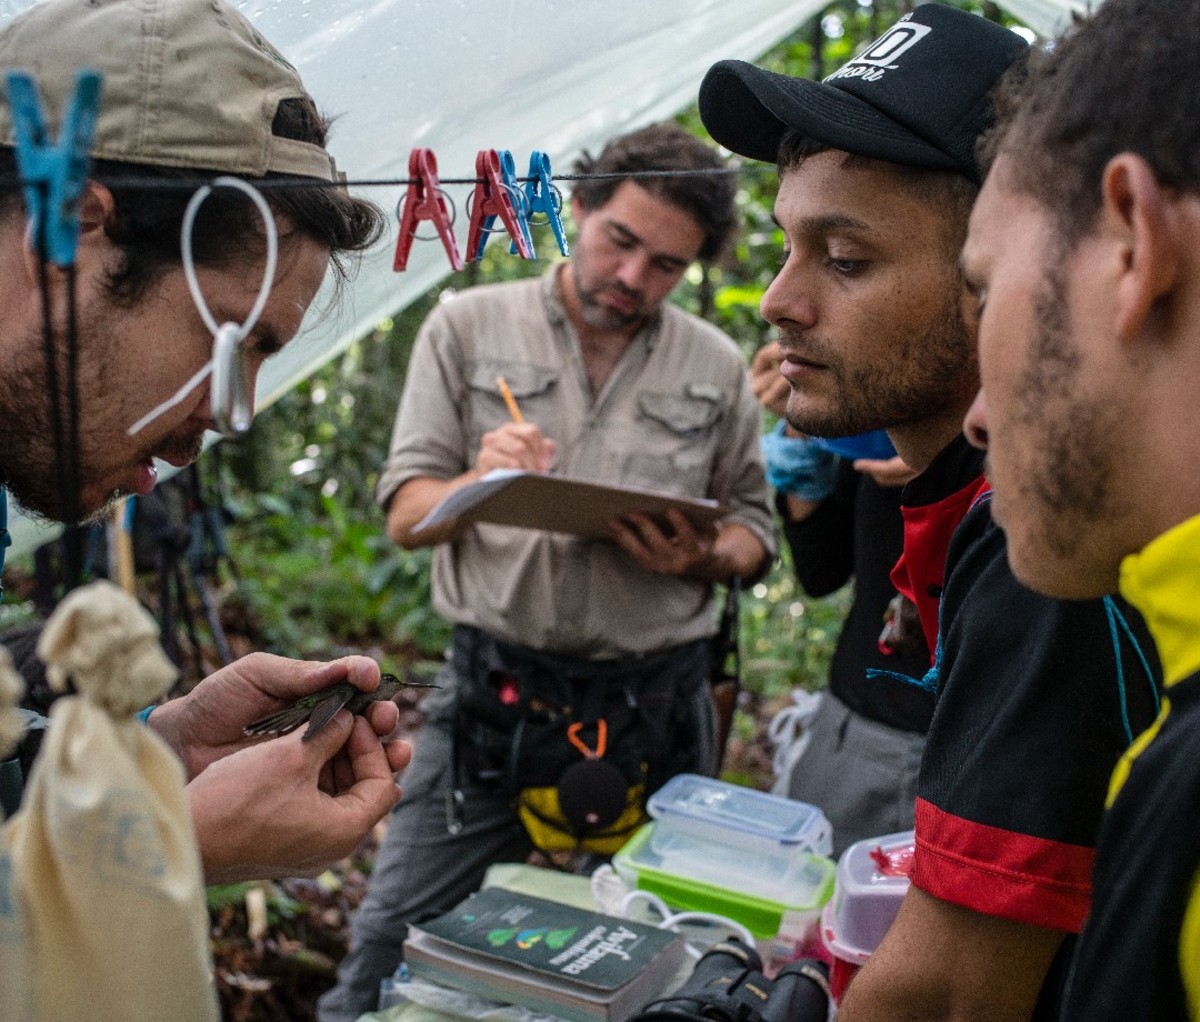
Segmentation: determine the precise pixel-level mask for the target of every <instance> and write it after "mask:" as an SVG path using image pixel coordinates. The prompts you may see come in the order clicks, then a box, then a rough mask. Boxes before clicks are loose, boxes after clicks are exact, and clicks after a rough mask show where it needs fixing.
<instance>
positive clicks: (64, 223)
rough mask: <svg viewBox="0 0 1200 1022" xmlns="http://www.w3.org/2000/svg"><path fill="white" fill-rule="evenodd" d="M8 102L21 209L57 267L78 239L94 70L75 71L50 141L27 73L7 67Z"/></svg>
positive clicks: (96, 102) (96, 98)
mask: <svg viewBox="0 0 1200 1022" xmlns="http://www.w3.org/2000/svg"><path fill="white" fill-rule="evenodd" d="M5 77H6V80H7V84H8V103H9V106H10V107H11V109H12V120H13V136H14V139H15V141H16V146H17V169H18V170H19V171H20V173H21V178H22V179H23V181H24V188H25V208H26V209H27V210H28V212H29V217H30V219H31V220H32V221H33V227H34V238H35V239H38V240H39V244H40V245H43V246H44V249H43V255H44V257H45V258H46V259H48V260H49V261H50V262H52V263H54V264H56V265H58V266H70V265H71V264H72V263H74V262H75V249H76V246H77V245H78V243H79V199H80V196H82V195H83V186H84V182H85V181H86V180H87V175H88V168H89V167H90V166H91V158H90V156H89V150H90V149H91V146H92V138H93V137H94V136H95V134H96V115H97V113H98V112H99V110H100V74H99V72H97V71H80V72H79V73H78V74H77V75H76V76H75V90H74V92H73V93H72V94H71V96H70V98H69V99H68V100H67V110H66V114H65V116H64V117H63V122H62V129H61V130H60V131H59V136H58V141H57V143H54V142H51V141H50V138H49V133H48V131H47V129H46V122H45V119H44V118H43V117H42V104H41V100H40V99H39V98H38V89H37V85H36V84H35V83H34V80H33V76H32V75H30V74H28V73H27V72H25V71H9V72H7V73H6V75H5Z"/></svg>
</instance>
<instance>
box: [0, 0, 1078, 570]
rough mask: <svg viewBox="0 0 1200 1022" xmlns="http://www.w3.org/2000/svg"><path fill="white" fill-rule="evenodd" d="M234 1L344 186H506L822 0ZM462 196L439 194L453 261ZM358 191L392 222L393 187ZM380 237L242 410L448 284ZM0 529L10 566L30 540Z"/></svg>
mask: <svg viewBox="0 0 1200 1022" xmlns="http://www.w3.org/2000/svg"><path fill="white" fill-rule="evenodd" d="M29 6H31V4H30V2H29V0H0V21H3V20H5V19H7V18H10V17H12V16H13V15H14V14H15V13H17V12H18V11H21V10H24V9H25V8H27V7H29ZM237 6H238V7H239V8H240V9H241V10H242V11H243V12H244V13H245V14H246V15H247V16H248V17H249V18H250V19H251V20H252V21H253V22H254V24H255V25H257V26H258V27H259V28H260V29H261V30H262V32H263V34H264V35H265V36H266V37H267V38H269V39H270V40H271V41H272V42H274V43H275V44H276V45H277V46H278V47H279V48H280V49H281V50H282V51H283V53H284V54H285V56H287V57H288V58H289V59H290V60H292V61H293V63H295V65H296V66H297V67H298V68H299V70H300V73H301V75H302V76H303V78H304V80H305V82H306V83H307V84H308V86H309V88H310V89H311V91H312V93H313V94H314V95H315V96H316V97H317V100H318V102H319V104H320V105H321V107H322V108H323V109H324V110H325V112H326V113H330V114H334V115H337V121H336V124H335V128H334V134H333V137H332V140H331V144H330V148H331V150H332V151H333V152H334V154H335V156H336V157H337V160H338V163H339V166H341V168H342V169H343V170H345V171H346V172H347V174H348V175H349V177H350V178H351V180H368V179H369V180H381V179H383V180H397V179H403V178H405V177H407V173H408V156H409V153H410V151H411V150H412V148H413V147H414V146H427V147H429V148H432V149H433V150H434V151H435V153H436V154H437V159H438V170H439V174H440V176H441V177H443V178H463V177H471V176H473V175H474V168H475V154H476V152H477V151H478V150H480V149H486V148H496V149H509V150H511V151H512V153H513V156H514V158H515V160H516V164H517V173H518V174H519V175H523V174H524V173H525V171H526V168H527V166H528V160H529V153H530V151H531V150H533V149H540V150H542V151H543V152H545V153H547V154H549V156H550V158H551V160H552V161H553V166H554V169H555V170H556V171H559V172H565V171H568V170H569V169H570V164H571V163H572V162H573V160H574V158H575V156H576V155H578V153H579V152H580V151H582V150H584V149H588V150H591V151H596V150H597V149H598V148H599V146H600V145H602V144H603V142H604V140H605V139H607V138H609V137H611V136H612V135H614V134H617V133H619V132H621V131H624V130H627V129H629V128H632V127H636V126H638V125H640V124H644V123H648V122H650V121H652V120H656V119H660V118H663V117H667V116H670V115H672V114H674V113H676V112H677V111H679V110H680V109H682V108H684V107H686V106H687V105H688V104H689V103H691V102H692V101H693V100H694V99H695V96H696V92H697V89H698V87H699V84H700V79H701V78H702V77H703V75H704V72H705V71H706V70H707V68H708V67H709V66H710V65H711V64H712V63H713V62H714V61H716V60H719V59H722V58H725V57H737V58H742V59H746V60H753V59H754V58H756V57H757V56H759V55H760V54H762V53H763V52H765V51H766V50H768V49H769V48H770V47H771V46H772V45H773V44H774V43H776V42H777V41H778V40H780V39H782V38H783V37H784V36H786V35H787V34H789V33H790V32H792V31H793V30H794V29H796V28H797V27H799V26H800V25H802V24H803V23H804V22H805V21H807V20H808V19H809V18H811V17H812V16H813V15H814V14H816V13H817V12H818V11H820V10H821V9H822V8H823V7H824V6H825V0H737V2H736V3H735V2H731V0H654V2H652V3H647V2H646V0H605V2H603V3H600V2H598V0H242V2H239V3H237ZM1001 6H1003V7H1005V8H1006V9H1009V10H1011V11H1012V13H1013V14H1014V15H1017V16H1019V17H1021V18H1023V19H1025V20H1026V21H1027V23H1028V24H1029V25H1030V27H1032V28H1034V29H1035V30H1038V31H1042V32H1049V31H1052V30H1053V29H1054V27H1055V25H1056V24H1058V22H1059V20H1060V19H1061V18H1062V17H1064V16H1066V14H1067V13H1068V12H1069V10H1070V9H1071V8H1078V7H1080V6H1081V5H1080V4H1079V3H1076V2H1074V0H1002V2H1001ZM467 192H469V189H468V188H466V187H465V186H461V187H458V188H454V189H453V190H452V195H453V197H454V199H455V201H456V203H457V204H458V206H459V213H458V220H457V222H456V227H455V231H456V234H457V237H458V244H459V247H460V249H461V248H462V247H463V246H464V244H465V241H466V234H467V218H466V215H465V211H464V210H463V209H462V205H463V200H464V199H465V197H466V194H467ZM362 194H364V195H365V196H367V197H369V198H371V199H372V200H374V201H376V202H377V203H379V204H380V205H381V206H383V207H385V208H391V209H393V210H394V209H395V206H396V203H397V201H398V200H399V199H400V197H401V196H402V195H403V189H402V188H399V187H397V188H370V189H364V190H363V191H362ZM396 225H397V220H396V217H394V216H393V217H392V230H391V231H390V232H389V233H388V235H387V236H386V237H385V238H384V240H383V241H382V242H381V243H380V245H379V246H378V247H377V248H375V249H373V250H372V251H371V252H369V253H367V255H366V256H365V258H364V260H363V263H362V268H361V271H360V272H359V275H358V277H357V279H356V280H355V282H354V284H353V286H352V287H350V288H348V289H347V291H346V293H345V295H344V298H343V300H342V303H341V305H340V306H339V307H338V308H337V309H336V310H335V311H333V312H332V313H330V312H328V311H327V312H326V313H325V314H324V315H313V316H311V317H310V320H309V325H308V326H307V327H306V329H305V330H303V331H302V333H301V336H300V337H299V338H298V339H297V340H296V341H295V342H293V343H292V344H290V345H289V346H288V347H287V349H285V350H284V352H283V353H281V354H280V355H279V356H278V357H277V358H275V359H272V360H271V361H270V362H268V363H267V365H266V366H265V367H264V369H263V372H262V374H261V376H260V379H259V385H258V407H259V408H263V407H265V406H266V405H268V404H270V403H271V402H273V401H274V400H276V399H277V398H278V397H279V396H280V395H282V394H284V393H286V392H287V390H288V389H290V388H291V387H293V386H295V384H296V383H297V382H299V381H300V380H302V379H304V378H305V377H306V376H308V375H309V374H311V373H312V372H313V371H314V370H315V369H316V368H318V367H319V366H320V365H321V364H323V363H324V362H326V361H328V360H329V359H330V358H332V357H334V356H336V355H337V354H338V353H340V352H341V351H343V350H345V348H346V347H347V346H348V345H349V344H351V343H352V342H353V341H354V340H355V338H357V337H360V336H362V335H363V334H364V333H366V332H367V331H369V330H370V329H371V328H372V327H374V326H375V324H377V323H378V322H379V321H380V320H381V319H383V318H385V317H387V316H390V315H394V314H395V313H396V312H397V311H399V310H400V309H402V308H404V306H406V305H407V304H408V303H409V302H411V301H413V300H414V299H415V298H416V297H417V296H419V295H421V294H422V293H424V292H425V291H426V290H427V289H428V288H430V287H432V286H433V285H434V284H436V283H437V281H438V280H439V279H440V278H441V277H443V276H444V275H445V274H447V273H448V272H449V264H448V262H447V260H446V256H445V253H444V252H443V250H442V248H441V245H440V244H439V243H437V242H436V241H432V242H431V241H417V242H415V243H414V245H413V250H412V254H411V256H410V258H409V263H408V269H407V271H406V272H404V273H393V272H392V256H393V252H394V250H395V243H396V235H395V228H396ZM425 227H426V228H428V227H429V225H425ZM422 233H427V232H426V231H422ZM535 240H536V241H537V242H538V244H539V246H540V254H541V253H544V252H546V251H549V249H550V248H551V247H552V244H553V242H552V240H551V236H550V234H549V232H548V231H542V232H538V234H537V236H536V237H535ZM499 243H500V242H499V241H494V242H493V244H499ZM322 304H323V303H320V302H318V307H320V306H321V305H322ZM325 304H326V306H327V303H325ZM167 396H168V395H165V394H164V395H161V397H162V398H165V397H167ZM165 467H166V466H164V468H165ZM14 518H15V519H16V520H15V521H14V522H13V523H12V528H13V532H14V539H15V549H14V551H13V552H14V554H16V553H20V552H22V551H23V550H28V549H30V548H31V547H32V546H33V545H36V543H37V542H40V541H41V540H42V539H43V538H44V534H43V535H39V534H38V533H37V532H35V530H34V529H33V528H32V527H31V526H30V524H29V523H28V521H26V520H24V519H21V518H20V517H19V516H14Z"/></svg>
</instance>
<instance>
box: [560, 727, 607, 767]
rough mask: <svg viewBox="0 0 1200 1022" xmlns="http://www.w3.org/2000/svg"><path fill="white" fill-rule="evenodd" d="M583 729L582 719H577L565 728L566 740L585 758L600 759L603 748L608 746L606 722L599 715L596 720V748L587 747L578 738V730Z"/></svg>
mask: <svg viewBox="0 0 1200 1022" xmlns="http://www.w3.org/2000/svg"><path fill="white" fill-rule="evenodd" d="M582 729H583V721H579V720H577V721H576V722H575V723H574V724H572V725H571V726H570V727H568V728H567V741H568V742H570V743H571V744H572V745H574V746H575V748H577V749H578V750H579V751H580V752H582V753H583V755H584V757H585V758H587V759H600V757H602V756H603V755H604V750H605V749H606V748H607V747H608V722H607V721H606V720H605V719H604V718H603V717H601V718H600V719H599V720H598V721H596V748H595V749H594V750H593V749H589V748H588V747H587V746H586V745H584V744H583V742H582V741H581V740H580V738H579V732H580V731H581V730H582Z"/></svg>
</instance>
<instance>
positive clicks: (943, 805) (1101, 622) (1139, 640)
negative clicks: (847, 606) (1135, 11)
mask: <svg viewBox="0 0 1200 1022" xmlns="http://www.w3.org/2000/svg"><path fill="white" fill-rule="evenodd" d="M982 470H983V463H982V454H981V453H980V452H977V451H975V450H973V449H972V448H971V447H970V446H969V445H968V444H967V443H966V441H965V440H964V439H962V438H959V439H957V440H956V441H955V442H954V443H952V444H951V445H949V446H948V447H947V448H946V449H945V450H943V451H942V452H941V454H939V455H938V457H937V458H936V459H935V460H934V462H933V463H932V464H931V465H930V467H929V468H928V469H927V470H926V471H925V472H923V473H922V474H921V475H920V476H919V477H917V479H915V480H913V482H911V483H910V484H909V485H908V486H907V487H906V488H905V492H904V497H903V508H902V510H903V513H904V516H905V522H906V534H905V554H904V557H903V558H902V560H901V563H900V564H898V565H897V568H896V572H895V573H894V574H893V579H894V580H895V581H896V582H897V585H898V587H899V588H900V589H901V591H902V592H905V593H906V595H908V596H909V598H910V599H912V600H913V601H914V602H915V603H916V604H917V607H918V609H919V610H920V611H921V613H922V624H923V625H924V626H925V628H926V631H927V632H931V634H934V635H935V636H936V647H935V649H936V652H935V662H934V668H933V670H932V671H931V674H930V676H929V677H928V678H927V679H926V680H927V682H929V683H930V684H932V685H934V686H935V687H936V692H937V706H936V709H935V710H934V715H933V721H932V723H931V725H930V730H929V737H928V742H927V745H926V749H925V755H924V758H923V760H922V764H921V774H920V780H919V786H918V800H917V814H916V830H917V848H916V855H915V856H914V861H913V869H912V873H911V878H912V881H913V883H914V884H915V885H916V886H917V887H919V888H920V889H922V890H924V891H926V892H927V893H928V894H931V895H933V896H934V897H937V898H940V899H942V900H944V901H948V902H952V903H954V904H956V905H961V906H963V907H965V908H969V909H972V910H974V911H977V912H981V913H984V914H987V915H994V916H998V917H1001V918H1004V919H1011V920H1014V921H1017V922H1022V923H1028V924H1032V925H1036V926H1044V927H1050V928H1052V929H1058V930H1063V931H1065V932H1067V933H1076V932H1078V930H1079V928H1080V926H1081V925H1082V922H1083V919H1084V916H1085V915H1086V914H1087V910H1088V905H1089V901H1090V893H1091V883H1090V879H1091V868H1092V859H1093V855H1094V848H1095V844H1096V838H1097V835H1098V833H1099V829H1100V821H1101V817H1102V815H1103V812H1104V800H1105V796H1106V793H1107V789H1108V780H1109V775H1110V774H1111V772H1112V769H1113V766H1114V765H1115V764H1116V761H1117V759H1118V758H1119V757H1120V755H1121V753H1122V752H1124V750H1125V748H1126V747H1127V746H1128V745H1129V743H1130V742H1131V741H1132V738H1133V736H1135V735H1137V734H1138V733H1140V732H1141V731H1142V730H1143V729H1144V728H1145V727H1147V726H1148V725H1149V724H1150V723H1151V722H1152V721H1153V719H1154V717H1155V714H1156V712H1157V696H1156V692H1157V689H1158V687H1159V686H1160V685H1161V670H1160V668H1159V665H1158V659H1157V655H1156V654H1155V652H1154V646H1153V643H1152V641H1151V639H1150V636H1149V633H1148V632H1147V631H1146V629H1145V626H1144V624H1143V622H1142V620H1141V618H1140V616H1139V615H1138V614H1137V612H1136V611H1135V610H1133V608H1132V607H1130V606H1129V605H1128V604H1126V603H1124V602H1123V601H1122V600H1120V599H1119V598H1115V599H1113V598H1110V599H1109V600H1107V601H1103V600H1091V601H1063V600H1051V599H1048V598H1046V597H1044V596H1040V595H1038V594H1036V593H1034V592H1032V591H1030V590H1029V589H1026V588H1025V587H1024V586H1022V585H1021V584H1020V583H1019V582H1017V580H1016V579H1015V578H1014V577H1013V575H1012V572H1011V571H1010V570H1009V567H1008V560H1007V556H1006V548H1005V539H1004V534H1003V532H1002V531H1001V530H1000V529H999V527H998V526H997V525H996V524H995V523H994V522H993V520H992V517H991V500H990V490H989V488H988V486H987V483H986V480H985V479H984V477H983V474H982ZM947 536H949V537H950V539H949V545H948V547H946V546H944V545H942V544H944V543H945V542H946V540H945V537H947ZM939 553H940V554H941V557H942V558H943V560H942V561H941V562H940V563H939ZM931 615H933V620H932V621H931V620H930V616H931ZM939 618H940V620H939ZM1046 993H1047V994H1050V993H1051V991H1046ZM1050 999H1053V998H1052V997H1051V998H1047V1000H1050Z"/></svg>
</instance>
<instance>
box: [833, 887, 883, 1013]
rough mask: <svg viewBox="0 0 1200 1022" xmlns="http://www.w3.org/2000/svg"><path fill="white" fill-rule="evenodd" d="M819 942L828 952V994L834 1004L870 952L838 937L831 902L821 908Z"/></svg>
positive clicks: (837, 1001)
mask: <svg viewBox="0 0 1200 1022" xmlns="http://www.w3.org/2000/svg"><path fill="white" fill-rule="evenodd" d="M821 943H822V944H824V945H825V950H826V951H828V952H829V957H830V959H831V961H830V963H829V996H830V998H831V999H832V1001H833V1003H834V1004H835V1005H836V1004H838V1003H840V1002H841V999H842V994H844V993H845V992H846V987H848V986H849V985H850V981H851V980H852V979H853V978H854V976H855V974H856V973H857V972H858V970H859V969H861V968H862V967H863V965H865V964H866V961H867V959H868V958H870V957H871V952H870V951H866V950H864V949H863V948H860V947H854V946H853V945H851V944H847V943H845V942H844V941H842V940H840V939H839V934H838V931H837V924H836V922H835V921H834V911H833V902H832V901H830V902H828V903H827V904H826V906H825V908H824V909H822V910H821Z"/></svg>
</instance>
